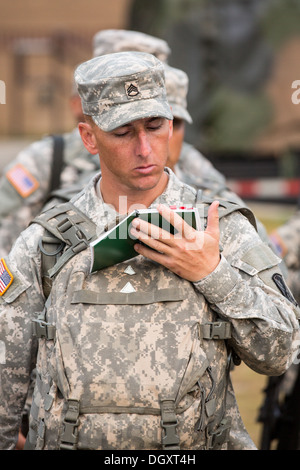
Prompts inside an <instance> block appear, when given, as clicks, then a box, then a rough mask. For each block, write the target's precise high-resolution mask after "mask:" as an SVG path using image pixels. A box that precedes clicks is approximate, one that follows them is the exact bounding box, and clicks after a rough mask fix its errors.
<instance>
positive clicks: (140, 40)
mask: <svg viewBox="0 0 300 470" xmlns="http://www.w3.org/2000/svg"><path fill="white" fill-rule="evenodd" d="M125 51H138V52H148V53H149V54H153V55H155V57H157V58H158V59H159V60H161V61H162V62H166V61H167V59H168V57H169V55H170V53H171V49H170V48H169V46H168V43H167V42H166V41H164V40H163V39H160V38H156V37H154V36H150V35H149V34H145V33H141V32H139V31H129V30H126V29H104V30H103V31H99V32H98V33H96V34H95V36H94V38H93V57H98V56H100V55H104V54H111V53H113V52H125Z"/></svg>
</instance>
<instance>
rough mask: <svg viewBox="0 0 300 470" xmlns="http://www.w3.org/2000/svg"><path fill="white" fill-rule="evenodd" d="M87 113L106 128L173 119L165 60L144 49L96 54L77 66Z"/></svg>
mask: <svg viewBox="0 0 300 470" xmlns="http://www.w3.org/2000/svg"><path fill="white" fill-rule="evenodd" d="M75 82H76V84H77V89H78V93H79V95H80V97H81V102H82V109H83V113H84V114H87V115H89V116H91V117H92V119H93V121H94V122H95V124H96V125H97V126H98V127H100V129H102V130H103V131H105V132H110V131H112V130H114V129H116V128H117V127H120V126H123V125H125V124H128V123H129V122H132V121H135V120H137V119H143V118H148V117H163V118H166V119H169V120H172V119H173V115H172V112H171V109H170V105H169V103H168V100H167V94H166V88H165V74H164V65H163V63H162V62H161V61H160V60H158V59H157V58H156V57H154V56H153V55H151V54H147V53H143V52H118V53H115V54H107V55H104V56H100V57H95V58H94V59H91V60H89V61H87V62H84V63H83V64H81V65H79V67H77V69H76V70H75Z"/></svg>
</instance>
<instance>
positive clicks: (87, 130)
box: [78, 122, 98, 155]
mask: <svg viewBox="0 0 300 470" xmlns="http://www.w3.org/2000/svg"><path fill="white" fill-rule="evenodd" d="M78 129H79V132H80V135H81V139H82V142H83V144H84V146H85V148H86V149H87V150H88V151H89V152H90V153H91V154H92V155H96V154H97V153H98V148H97V142H96V139H95V135H94V131H93V128H92V126H91V125H90V124H89V123H88V122H80V123H79V124H78Z"/></svg>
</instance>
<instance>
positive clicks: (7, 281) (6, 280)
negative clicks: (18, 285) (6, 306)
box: [0, 258, 14, 296]
mask: <svg viewBox="0 0 300 470" xmlns="http://www.w3.org/2000/svg"><path fill="white" fill-rule="evenodd" d="M13 280H14V277H13V275H12V273H11V272H10V271H9V269H8V267H7V265H6V263H5V261H4V259H3V258H1V261H0V296H1V295H3V294H4V292H6V291H7V289H8V288H9V286H10V285H11V283H12V282H13Z"/></svg>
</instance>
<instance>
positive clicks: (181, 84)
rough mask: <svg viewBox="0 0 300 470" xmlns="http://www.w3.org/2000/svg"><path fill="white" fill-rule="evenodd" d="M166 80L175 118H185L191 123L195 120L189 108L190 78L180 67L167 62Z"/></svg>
mask: <svg viewBox="0 0 300 470" xmlns="http://www.w3.org/2000/svg"><path fill="white" fill-rule="evenodd" d="M165 82H166V89H167V97H168V101H169V103H170V106H171V108H172V113H173V116H174V117H175V118H179V119H184V120H185V121H187V122H188V123H189V124H191V123H192V122H193V120H192V118H191V115H190V113H189V112H188V110H187V94H188V87H189V79H188V76H187V74H186V73H185V72H184V71H183V70H180V69H177V68H175V67H171V66H169V65H167V64H165Z"/></svg>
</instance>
